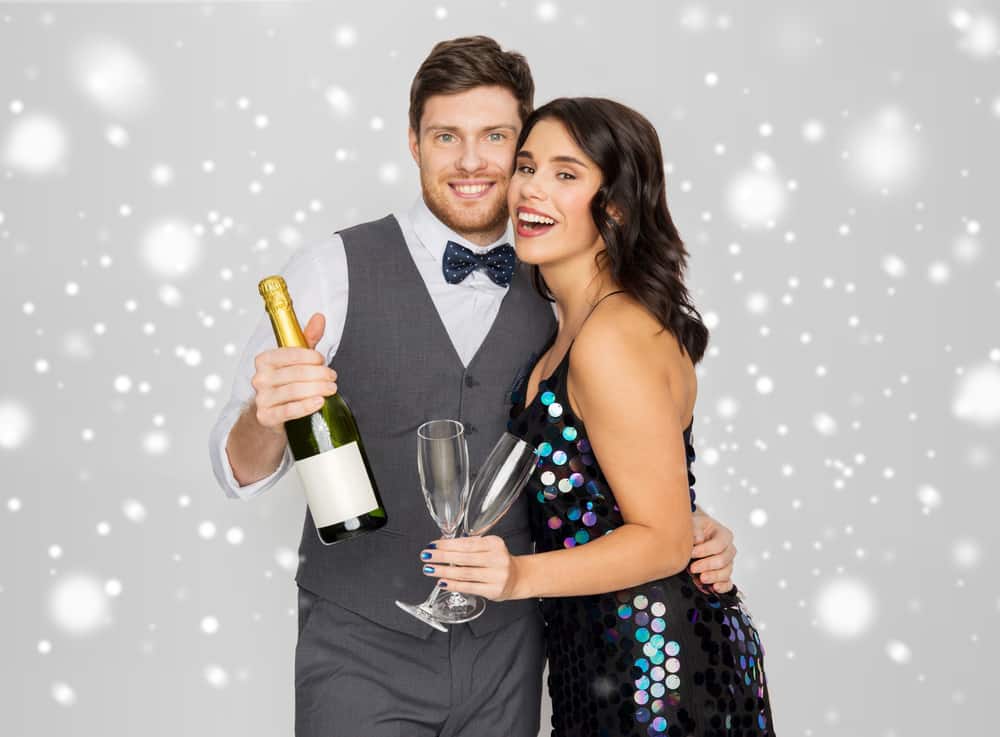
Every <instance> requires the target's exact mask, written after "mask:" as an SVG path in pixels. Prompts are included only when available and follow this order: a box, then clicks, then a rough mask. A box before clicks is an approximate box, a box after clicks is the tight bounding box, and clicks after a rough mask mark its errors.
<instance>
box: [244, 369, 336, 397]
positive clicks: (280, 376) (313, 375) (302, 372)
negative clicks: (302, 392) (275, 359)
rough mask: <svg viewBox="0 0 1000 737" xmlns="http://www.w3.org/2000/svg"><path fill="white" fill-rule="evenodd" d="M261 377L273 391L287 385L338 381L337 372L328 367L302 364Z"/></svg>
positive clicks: (275, 370) (270, 372) (269, 372)
mask: <svg viewBox="0 0 1000 737" xmlns="http://www.w3.org/2000/svg"><path fill="white" fill-rule="evenodd" d="M261 376H262V377H263V381H264V382H265V383H266V384H267V385H268V387H269V388H272V389H276V388H277V387H279V386H285V385H286V384H298V383H306V382H319V381H336V380H337V372H336V371H334V370H333V369H331V368H329V367H327V366H315V365H311V366H303V365H302V364H296V365H293V366H281V367H280V368H275V369H272V370H271V371H268V372H266V373H264V374H261ZM258 391H259V390H258Z"/></svg>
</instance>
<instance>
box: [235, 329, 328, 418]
mask: <svg viewBox="0 0 1000 737" xmlns="http://www.w3.org/2000/svg"><path fill="white" fill-rule="evenodd" d="M325 328H326V319H325V318H324V317H323V315H321V314H319V313H316V314H315V315H313V316H312V318H310V320H309V322H308V323H307V324H306V326H305V329H304V330H303V331H302V332H303V334H304V335H305V338H306V342H307V343H308V344H309V348H290V347H285V348H272V349H271V350H268V351H264V352H263V353H259V354H258V355H257V357H256V358H255V359H254V366H255V368H256V371H255V372H254V375H253V378H252V379H251V380H250V383H251V384H252V385H253V388H254V391H256V392H257V395H256V397H254V408H255V413H256V419H257V422H258V423H259V424H260V425H261V426H262V427H264V428H267V429H268V430H270V431H272V432H275V433H283V432H284V424H285V422H286V421H288V420H294V419H297V418H299V417H305V416H306V415H309V414H312V413H313V412H315V411H316V410H317V409H319V408H320V407H322V406H323V401H324V397H328V396H330V395H332V394H336V393H337V384H336V383H335V382H336V380H337V372H336V371H334V370H333V369H331V368H329V367H328V366H327V365H326V359H325V358H324V357H323V355H322V354H321V353H319V351H317V350H315V348H316V344H317V343H319V340H320V338H322V337H323V330H324V329H325Z"/></svg>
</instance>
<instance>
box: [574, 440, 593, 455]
mask: <svg viewBox="0 0 1000 737" xmlns="http://www.w3.org/2000/svg"><path fill="white" fill-rule="evenodd" d="M576 449H577V450H578V451H580V452H581V453H589V452H590V441H589V440H587V438H580V442H578V443H577V444H576Z"/></svg>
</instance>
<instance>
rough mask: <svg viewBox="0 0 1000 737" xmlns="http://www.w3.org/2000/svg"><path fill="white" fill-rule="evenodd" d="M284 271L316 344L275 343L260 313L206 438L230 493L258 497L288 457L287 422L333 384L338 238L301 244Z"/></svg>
mask: <svg viewBox="0 0 1000 737" xmlns="http://www.w3.org/2000/svg"><path fill="white" fill-rule="evenodd" d="M281 274H282V276H283V277H284V278H285V281H286V282H287V283H288V288H289V292H290V293H291V295H292V298H293V299H294V301H295V307H296V310H297V312H298V315H299V316H300V318H303V317H306V316H307V315H312V318H311V319H310V321H309V323H307V324H306V325H305V326H304V330H303V332H304V333H305V334H306V339H307V341H308V343H309V345H310V346H312V348H313V349H315V350H310V349H305V348H294V349H278V348H276V347H275V343H274V333H273V330H272V328H271V323H270V320H269V319H268V318H267V317H266V316H264V315H263V311H262V312H261V319H260V320H258V323H257V327H256V329H255V330H254V333H253V335H252V336H251V338H250V340H249V341H248V342H247V345H246V347H245V348H244V350H243V353H242V355H241V357H240V359H239V362H238V364H237V367H236V376H235V378H234V380H233V385H232V393H231V395H230V399H229V401H228V403H227V404H226V406H225V407H224V408H223V410H222V412H221V413H220V415H219V419H218V420H217V421H216V423H215V426H214V427H213V428H212V432H211V437H210V441H209V454H210V457H211V460H212V470H213V472H214V474H215V477H216V480H217V481H218V483H219V485H220V486H221V487H222V489H223V490H224V491H225V492H226V495H227V496H229V497H231V498H240V499H249V498H251V497H254V496H257V495H258V494H260V493H262V492H264V491H265V490H267V489H268V488H270V487H271V486H273V485H274V484H275V483H276V482H277V481H278V479H280V478H281V477H282V476H283V475H284V474H285V472H287V470H288V469H289V468H290V467H291V465H292V462H293V459H292V455H291V452H290V451H289V450H288V443H287V439H286V436H285V433H284V427H283V426H284V421H285V420H287V419H291V418H292V417H293V416H300V417H301V416H304V415H306V414H309V413H310V412H312V411H314V409H315V407H314V406H310V405H309V404H308V402H309V401H312V402H313V403H314V404H315V403H316V402H317V401H319V400H320V399H321V397H323V396H327V395H329V394H332V393H333V392H334V391H335V387H334V386H333V385H332V381H333V380H334V378H335V376H336V375H335V374H334V373H333V372H332V371H330V370H329V369H328V368H327V367H326V362H327V361H328V360H329V356H331V355H333V354H334V353H336V350H337V348H338V346H339V343H340V338H341V335H342V333H343V329H344V317H345V315H346V312H347V298H348V284H347V258H346V255H345V253H344V244H343V241H342V240H341V239H340V236H334V237H333V238H332V239H330V240H328V241H325V242H322V243H318V244H315V245H313V246H309V247H306V248H303V249H301V250H299V251H298V252H297V253H296V254H295V255H294V256H293V257H292V258H291V259H290V260H289V262H288V263H287V264H286V265H285V267H284V269H283V270H282V272H281ZM316 313H319V314H316ZM324 316H326V317H329V319H330V322H329V323H328V324H325V320H324ZM297 364H301V365H297ZM303 401H306V402H307V404H302V402H303ZM293 405H294V406H293Z"/></svg>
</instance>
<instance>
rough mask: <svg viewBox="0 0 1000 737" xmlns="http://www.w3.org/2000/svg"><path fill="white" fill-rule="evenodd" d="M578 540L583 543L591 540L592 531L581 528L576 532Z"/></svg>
mask: <svg viewBox="0 0 1000 737" xmlns="http://www.w3.org/2000/svg"><path fill="white" fill-rule="evenodd" d="M576 541H577V542H578V543H580V545H583V544H584V543H586V542H590V533H589V532H587V531H586V530H580V531H579V532H577V533H576Z"/></svg>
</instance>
